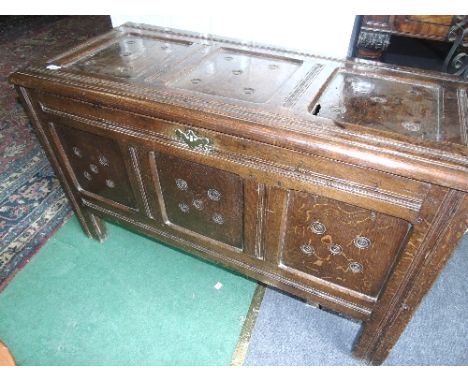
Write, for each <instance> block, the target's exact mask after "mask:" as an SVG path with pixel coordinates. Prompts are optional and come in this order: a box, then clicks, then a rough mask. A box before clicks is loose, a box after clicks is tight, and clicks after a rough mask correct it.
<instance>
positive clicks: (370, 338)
mask: <svg viewBox="0 0 468 382" xmlns="http://www.w3.org/2000/svg"><path fill="white" fill-rule="evenodd" d="M10 80H11V82H12V83H13V84H15V85H16V87H17V89H18V91H19V94H20V96H21V98H22V99H23V101H24V104H25V105H26V108H27V110H28V113H29V116H30V118H31V120H32V122H33V124H34V128H35V131H36V132H37V134H38V136H39V138H40V140H41V142H42V145H43V146H44V149H45V150H46V152H47V155H48V157H49V159H50V162H51V163H52V165H53V166H54V169H55V171H56V174H57V176H58V178H59V179H60V181H61V183H62V186H63V188H64V189H65V191H66V193H67V195H68V197H69V199H70V202H71V204H72V206H73V208H74V210H75V212H76V215H77V217H78V219H79V220H80V222H81V225H82V227H83V230H84V232H85V233H86V234H87V235H89V236H91V237H93V238H95V239H98V240H103V239H104V238H105V237H106V230H105V226H104V223H103V220H102V219H109V220H112V221H116V222H118V223H121V224H122V225H124V226H127V227H129V228H131V229H134V230H136V231H138V232H141V233H144V234H146V235H149V236H151V237H153V238H156V239H158V240H161V241H163V242H165V243H168V244H170V245H173V246H175V247H178V248H181V249H183V250H186V251H188V252H190V253H193V254H195V255H198V256H200V257H203V258H206V259H208V260H211V261H214V262H216V263H219V264H221V265H224V266H226V267H229V268H231V269H234V270H236V271H239V272H241V273H243V274H245V275H247V276H249V277H252V278H254V279H257V280H259V281H261V282H263V283H265V284H268V285H272V286H274V287H276V288H279V289H281V290H284V291H286V292H289V293H291V294H293V295H295V296H298V297H300V298H303V299H306V300H308V301H311V302H314V303H318V304H320V305H322V306H324V307H326V308H329V309H331V310H334V311H336V312H339V313H342V314H345V315H348V316H351V317H353V318H356V319H359V320H362V322H363V326H362V332H361V334H360V336H359V338H358V339H357V341H356V343H355V348H354V354H355V355H356V356H357V357H360V358H364V359H366V360H368V361H369V362H370V363H372V364H379V363H381V362H382V361H383V360H384V359H385V357H386V356H387V354H388V353H389V351H390V350H391V348H392V346H393V345H394V344H395V342H396V341H397V339H398V337H399V335H400V334H401V332H402V331H403V330H404V328H405V326H406V324H407V322H408V321H409V320H410V317H411V315H412V314H413V313H414V311H415V309H416V307H417V306H418V304H419V303H420V301H421V299H422V298H423V296H424V295H425V293H426V292H427V291H428V289H429V288H430V286H431V285H432V283H433V282H434V280H435V279H436V277H437V275H438V273H439V272H440V270H441V269H442V267H443V266H444V264H445V263H446V261H447V259H448V258H449V256H450V254H451V252H452V251H453V250H454V248H455V246H456V245H457V242H458V241H459V240H460V238H461V237H462V236H463V234H464V232H465V230H466V229H467V225H468V223H467V215H468V198H467V192H468V148H467V144H468V132H467V129H468V84H467V83H466V82H463V81H461V80H460V79H458V78H456V77H451V76H449V75H437V74H433V73H429V72H422V71H417V70H410V69H406V68H398V67H394V66H387V65H383V64H379V63H372V62H366V61H363V60H352V61H340V60H334V59H326V58H323V57H316V56H312V55H309V54H302V53H298V52H295V51H290V50H285V49H280V48H275V47H269V46H263V45H255V44H245V43H243V42H240V41H234V40H228V39H225V38H221V37H216V36H206V35H197V34H195V33H189V32H184V31H179V30H172V29H163V28H157V27H150V26H144V25H135V24H125V25H123V26H121V27H119V28H116V29H114V30H112V31H111V32H109V33H107V34H104V35H102V36H100V37H98V38H94V39H92V40H90V41H88V42H86V43H84V44H82V45H79V46H77V47H76V48H74V49H71V50H69V51H68V52H65V53H64V54H62V55H60V56H58V57H55V58H53V59H51V60H50V61H48V62H46V63H37V64H33V65H30V66H28V67H27V68H24V69H21V70H19V71H17V72H16V73H14V74H13V75H12V76H11V77H10ZM110 240H112V238H110Z"/></svg>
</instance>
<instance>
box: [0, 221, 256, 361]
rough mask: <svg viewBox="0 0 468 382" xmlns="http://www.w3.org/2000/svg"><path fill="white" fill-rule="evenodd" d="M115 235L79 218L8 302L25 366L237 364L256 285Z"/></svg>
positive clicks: (4, 320)
mask: <svg viewBox="0 0 468 382" xmlns="http://www.w3.org/2000/svg"><path fill="white" fill-rule="evenodd" d="M107 227H108V234H109V238H108V240H107V241H106V242H105V243H103V244H99V243H98V242H96V241H93V240H91V239H88V238H86V237H85V236H84V234H83V233H82V231H81V229H80V227H79V225H78V221H77V219H76V218H75V217H73V218H72V219H71V220H70V221H69V222H68V223H66V224H65V225H64V226H63V227H62V228H61V229H60V230H59V231H58V232H57V233H56V234H55V235H54V236H53V237H52V238H51V239H50V240H49V241H48V242H47V244H46V245H45V246H44V247H43V248H42V249H41V250H40V252H39V253H38V254H37V255H36V256H35V257H33V259H32V260H31V262H30V263H29V264H28V265H27V266H26V267H25V268H24V269H23V270H21V271H20V272H19V273H18V274H17V275H16V277H15V278H14V279H13V280H12V281H11V283H10V284H9V285H8V286H7V287H6V288H5V290H4V291H3V292H2V293H1V294H0V339H1V340H2V341H3V342H5V344H6V345H7V346H8V347H9V348H10V350H11V351H12V353H13V354H14V356H15V358H16V361H17V363H18V365H228V364H229V363H230V361H231V357H232V354H233V352H234V349H235V346H236V343H237V340H238V336H239V334H240V331H241V328H242V324H243V320H244V318H245V315H246V314H247V311H248V308H249V305H250V301H251V298H252V296H253V293H254V291H255V287H256V283H254V282H253V281H251V280H247V279H245V278H243V277H242V276H239V275H237V274H235V273H231V272H229V271H226V270H223V269H221V268H219V267H217V266H214V265H211V264H208V263H207V262H204V261H202V260H199V259H196V258H194V257H192V256H190V255H187V254H185V253H183V252H180V251H178V250H175V249H172V248H170V247H167V246H165V245H162V244H160V243H158V242H156V241H153V240H150V239H147V238H145V237H142V236H140V235H138V234H135V233H132V232H130V231H128V230H126V229H123V228H121V227H119V226H117V225H112V224H109V223H108V224H107ZM217 282H220V283H222V284H223V286H222V288H220V289H216V288H214V286H215V284H216V283H217Z"/></svg>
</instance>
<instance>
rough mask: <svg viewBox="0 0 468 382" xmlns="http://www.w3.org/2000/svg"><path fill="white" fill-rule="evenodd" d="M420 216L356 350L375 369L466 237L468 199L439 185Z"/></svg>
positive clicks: (356, 353) (424, 204) (356, 345)
mask: <svg viewBox="0 0 468 382" xmlns="http://www.w3.org/2000/svg"><path fill="white" fill-rule="evenodd" d="M434 205H437V206H439V208H438V209H437V211H434V207H433V206H434ZM420 218H421V222H420V223H419V224H416V225H415V226H414V228H413V233H412V234H411V237H410V240H409V242H408V245H407V246H406V249H405V251H404V253H403V254H402V256H401V257H400V259H399V261H398V263H397V264H396V265H395V271H394V272H393V273H392V276H391V277H390V279H389V280H388V281H387V284H386V287H385V290H384V291H383V293H382V295H381V297H380V298H379V304H378V306H377V308H376V309H375V311H374V312H373V313H372V315H371V317H370V318H369V320H368V321H367V322H366V323H365V324H364V326H363V330H362V332H361V334H360V336H359V337H358V339H357V342H356V344H355V346H354V351H353V354H354V355H355V356H356V357H358V358H364V359H366V360H367V361H368V362H369V363H371V364H373V365H380V364H381V363H382V362H383V361H384V360H385V358H386V357H387V356H388V354H389V353H390V350H391V349H392V347H393V345H394V344H395V343H396V342H397V340H398V338H399V337H400V335H401V334H402V332H403V330H404V329H405V327H406V325H407V324H408V322H409V321H410V319H411V317H412V316H413V314H414V312H415V311H416V308H417V307H418V305H419V304H420V302H421V301H422V299H423V297H424V296H425V295H426V293H427V292H428V291H429V289H430V287H431V286H432V284H433V283H434V282H435V280H436V279H437V276H438V275H439V273H440V271H441V270H442V268H443V267H444V265H445V264H446V262H447V260H448V258H449V257H450V254H451V253H452V252H453V250H454V249H455V247H456V246H457V244H458V242H459V241H460V239H461V238H462V237H463V234H464V232H465V230H466V227H467V225H468V197H467V196H466V195H465V194H464V193H462V192H459V191H455V190H450V191H449V190H447V189H442V188H440V187H435V186H434V187H433V188H432V190H431V192H430V193H429V195H428V196H427V197H426V200H425V202H424V203H423V205H422V207H421V213H420Z"/></svg>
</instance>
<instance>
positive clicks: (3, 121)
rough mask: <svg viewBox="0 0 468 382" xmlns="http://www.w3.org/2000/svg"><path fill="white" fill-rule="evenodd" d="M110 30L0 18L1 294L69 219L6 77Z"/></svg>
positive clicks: (93, 21) (48, 19) (73, 20)
mask: <svg viewBox="0 0 468 382" xmlns="http://www.w3.org/2000/svg"><path fill="white" fill-rule="evenodd" d="M110 28H111V23H110V18H109V17H108V16H43V17H40V16H30V17H28V16H10V17H5V16H2V17H0V51H1V56H0V290H2V289H3V288H4V287H5V286H6V284H7V283H8V281H9V280H10V279H11V278H12V277H13V276H14V275H15V273H16V272H17V271H18V270H19V269H20V268H21V267H22V266H24V265H25V264H26V263H27V262H28V260H29V259H30V258H31V256H32V255H34V254H35V253H36V252H37V250H38V249H39V248H40V247H41V246H42V245H43V244H44V243H45V242H46V241H47V239H48V238H49V237H50V236H51V235H52V234H53V233H54V232H55V230H57V229H58V228H59V227H60V226H61V225H62V224H63V223H64V221H66V220H67V218H68V217H69V216H70V214H71V209H70V206H69V204H68V202H67V200H66V198H65V195H64V193H63V190H62V188H61V187H60V184H59V183H58V181H57V179H56V178H55V175H54V173H53V171H52V169H51V167H50V165H49V162H48V160H47V158H46V156H45V153H44V152H43V150H42V148H41V147H40V145H39V143H38V140H37V138H36V136H35V134H34V132H33V131H32V129H31V125H30V123H29V120H28V118H27V116H26V114H25V112H24V110H23V108H22V106H21V105H20V104H19V103H18V101H17V97H16V92H15V91H14V89H13V87H12V86H11V85H9V84H8V75H9V74H10V73H11V72H13V71H15V70H16V69H18V68H19V67H21V66H24V65H26V64H28V63H30V62H33V61H37V60H45V59H47V58H50V57H52V56H54V55H56V54H59V53H61V52H62V51H64V50H66V49H67V48H70V47H73V46H75V45H76V44H78V43H80V42H83V41H85V40H87V39H89V38H90V37H93V36H95V35H98V34H100V33H103V32H105V31H107V30H109V29H110Z"/></svg>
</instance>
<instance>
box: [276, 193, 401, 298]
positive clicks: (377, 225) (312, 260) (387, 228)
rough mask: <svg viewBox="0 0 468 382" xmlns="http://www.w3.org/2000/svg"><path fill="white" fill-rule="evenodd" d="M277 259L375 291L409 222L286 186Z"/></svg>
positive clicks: (369, 292)
mask: <svg viewBox="0 0 468 382" xmlns="http://www.w3.org/2000/svg"><path fill="white" fill-rule="evenodd" d="M284 224H285V227H286V231H285V236H284V246H283V251H282V257H281V260H280V262H281V264H282V265H283V266H286V267H287V268H292V269H295V270H298V271H300V272H303V273H305V274H308V275H311V276H315V277H319V278H321V279H323V280H326V281H329V282H331V283H334V284H338V285H341V286H343V287H346V288H349V289H352V290H355V291H358V292H361V293H364V294H366V295H369V296H376V295H378V293H379V291H380V289H381V287H382V286H383V283H384V281H385V278H386V275H387V274H388V272H389V271H390V270H391V267H392V264H393V262H394V261H395V258H396V256H397V255H398V250H399V248H400V246H401V244H402V242H403V241H404V239H405V236H406V234H407V232H408V228H409V223H408V222H406V221H404V220H402V219H398V218H395V217H392V216H388V215H385V214H381V213H378V212H375V211H370V210H366V209H363V208H361V207H356V206H353V205H350V204H347V203H343V202H340V201H337V200H333V199H329V198H326V197H323V196H318V195H313V194H308V193H304V192H297V191H290V196H289V204H288V210H287V220H286V222H285V223H284Z"/></svg>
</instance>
